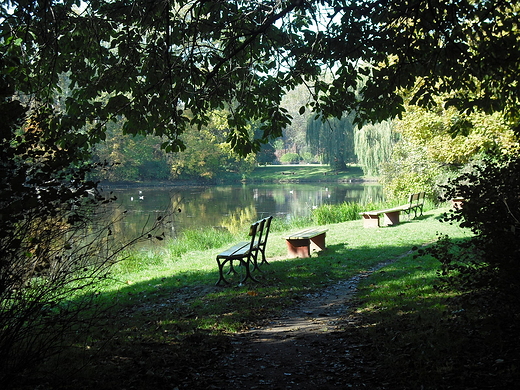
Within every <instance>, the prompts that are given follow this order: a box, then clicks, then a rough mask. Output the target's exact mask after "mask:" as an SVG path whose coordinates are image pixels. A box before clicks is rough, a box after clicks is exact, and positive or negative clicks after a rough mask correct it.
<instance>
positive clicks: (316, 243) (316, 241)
mask: <svg viewBox="0 0 520 390" xmlns="http://www.w3.org/2000/svg"><path fill="white" fill-rule="evenodd" d="M325 249H326V247H325V233H323V234H320V235H318V236H316V237H313V238H311V242H310V250H311V251H322V250H325Z"/></svg>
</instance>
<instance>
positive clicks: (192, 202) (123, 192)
mask: <svg viewBox="0 0 520 390" xmlns="http://www.w3.org/2000/svg"><path fill="white" fill-rule="evenodd" d="M105 190H111V191H113V193H114V194H115V195H116V196H117V201H116V202H115V205H114V208H113V210H112V213H113V215H112V218H114V219H117V217H118V215H119V214H121V213H122V212H126V213H125V218H123V219H122V220H121V221H120V222H117V226H115V231H116V232H118V233H120V234H123V235H124V236H128V237H131V236H135V235H136V234H138V233H139V232H140V231H141V230H142V229H143V227H144V226H145V225H146V224H150V223H151V221H153V220H155V219H157V217H159V216H164V217H166V219H167V220H168V221H169V222H170V223H169V224H168V228H167V229H163V231H164V230H166V231H165V233H166V235H168V236H172V237H175V236H176V235H177V234H178V233H179V232H181V231H183V230H185V229H199V228H207V227H224V228H227V229H229V230H230V231H232V232H235V231H237V230H238V229H242V228H243V226H244V225H248V224H250V223H251V222H253V221H255V220H257V219H260V218H263V217H265V216H268V215H273V216H274V217H275V218H284V219H291V218H294V217H300V216H308V215H309V214H310V212H311V210H312V209H313V208H315V207H317V206H320V205H323V204H339V203H343V202H369V201H380V200H382V197H383V195H382V188H381V186H379V185H374V184H357V183H356V184H353V183H349V184H337V183H329V184H318V183H315V184H274V185H229V186H211V187H182V188H178V187H168V188H156V187H154V188H146V187H143V188H139V187H134V188H128V189H120V188H118V189H105ZM179 210H180V212H179ZM173 211H174V212H173Z"/></svg>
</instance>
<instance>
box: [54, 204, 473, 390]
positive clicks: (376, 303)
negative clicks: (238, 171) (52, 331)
mask: <svg viewBox="0 0 520 390" xmlns="http://www.w3.org/2000/svg"><path fill="white" fill-rule="evenodd" d="M444 211H446V209H437V210H431V211H428V212H425V214H424V216H422V217H420V218H417V219H412V220H406V219H405V220H404V221H403V222H402V223H401V224H399V225H398V226H395V227H383V228H375V229H374V228H364V227H363V223H362V221H361V220H356V221H350V222H343V223H337V224H330V225H325V226H322V227H326V228H327V229H328V232H327V239H326V242H327V249H326V250H325V251H323V252H320V253H314V254H313V255H312V257H311V258H309V259H288V258H287V256H286V247H285V241H284V239H283V237H284V236H285V235H286V234H287V233H288V231H282V230H279V229H278V227H277V223H276V219H275V222H274V224H273V229H272V232H271V235H270V237H269V242H268V246H267V257H268V261H269V262H270V264H269V265H264V266H262V271H261V272H255V277H256V278H257V279H258V280H259V281H260V282H259V283H254V282H248V283H246V284H245V285H243V286H240V285H238V280H237V283H234V284H232V285H231V286H229V287H217V286H215V282H216V281H217V279H218V274H217V265H216V261H215V256H216V254H217V253H219V252H220V251H221V250H223V249H225V248H226V246H228V245H226V246H223V247H222V248H214V249H209V250H199V251H195V250H193V251H189V252H187V253H185V254H183V255H181V256H179V257H176V258H168V257H167V256H164V253H166V252H161V251H156V252H153V251H152V250H150V249H148V250H142V251H141V252H139V253H138V254H137V255H136V254H134V255H133V257H132V259H131V264H127V265H125V264H124V263H122V264H121V265H120V266H119V268H118V269H116V270H117V273H115V274H114V275H113V278H112V279H111V281H110V283H107V285H106V286H105V287H104V289H103V290H102V291H100V292H99V293H98V294H99V297H100V298H101V301H102V302H104V305H106V307H107V308H108V307H109V308H110V309H109V310H107V311H105V315H104V317H102V318H101V319H100V322H99V323H98V324H97V325H96V327H93V328H92V332H91V333H89V334H88V335H85V339H84V343H83V344H76V345H75V346H74V347H73V348H71V349H69V350H66V351H64V353H63V354H62V355H61V356H60V358H61V359H66V361H67V362H69V364H67V365H64V364H60V363H58V362H57V361H56V362H55V363H54V366H53V369H54V370H56V369H57V367H59V370H64V371H67V370H74V371H75V370H76V369H77V366H76V364H70V362H79V363H82V362H84V360H83V359H84V358H81V357H80V356H83V355H84V352H85V351H88V353H89V354H91V356H94V355H95V356H96V358H95V360H96V361H107V360H109V359H113V356H127V355H128V354H131V355H132V356H139V354H147V353H149V352H146V351H148V350H149V347H148V346H151V345H153V346H154V347H153V348H154V350H155V351H156V350H157V349H158V348H159V349H160V348H166V349H167V351H168V352H167V353H168V354H171V353H174V354H178V356H179V358H180V359H185V360H186V364H188V365H193V364H197V359H201V357H204V356H211V354H213V353H217V354H218V353H223V352H224V351H225V350H226V348H227V346H228V344H229V343H228V342H227V341H226V337H227V336H228V335H230V334H233V333H235V332H238V331H241V330H244V329H248V328H251V327H257V326H262V325H264V324H266V323H268V322H269V321H270V320H271V319H272V318H274V317H276V316H277V315H278V314H279V313H280V311H281V310H283V309H284V308H286V307H288V306H290V305H292V304H294V303H298V302H301V300H302V299H304V297H305V296H306V295H307V294H309V293H312V292H313V291H317V290H320V289H323V288H324V287H326V286H328V285H331V284H334V283H335V282H338V281H340V280H344V279H348V278H351V277H353V276H355V275H357V274H359V273H366V272H369V271H370V270H371V269H373V268H374V267H375V266H377V265H378V264H380V263H382V262H383V263H386V262H387V263H388V264H387V265H386V266H384V267H383V268H380V269H379V270H377V271H375V272H374V273H373V274H372V275H371V276H370V277H368V278H365V279H364V280H363V282H362V283H361V285H360V286H359V294H358V298H357V299H358V301H357V302H358V303H357V305H354V306H352V307H351V316H352V318H355V321H349V323H357V324H359V325H358V326H355V327H352V326H348V327H345V329H343V331H344V332H345V334H346V335H348V336H347V337H350V338H351V339H352V341H355V342H356V343H357V344H359V345H360V346H365V347H363V348H360V349H359V351H360V353H361V352H362V355H363V356H362V358H363V359H365V360H366V362H367V363H369V362H370V361H371V359H373V360H374V361H377V364H378V367H379V371H380V372H381V373H382V374H384V375H386V376H387V378H386V379H389V380H390V378H391V380H392V381H394V382H396V383H398V382H400V381H401V382H402V384H403V386H404V384H408V383H412V384H414V385H417V386H418V387H413V386H412V387H410V388H419V387H421V386H422V385H423V384H422V382H421V380H423V378H425V377H432V376H431V372H430V371H432V370H433V372H434V375H433V377H432V378H433V379H432V380H438V381H442V380H443V379H442V378H444V377H445V376H446V375H454V373H453V369H454V368H457V367H459V365H458V363H457V364H456V363H455V362H454V361H453V359H455V360H456V359H457V356H456V355H453V356H452V355H450V356H449V359H447V358H446V356H444V355H445V354H446V353H449V351H455V352H456V353H462V354H463V349H464V347H465V346H467V341H468V338H467V337H465V336H464V335H463V331H462V330H463V328H460V329H459V330H456V331H455V332H453V333H450V329H451V328H447V326H448V325H450V324H453V323H452V322H450V321H453V320H454V314H452V312H455V311H456V310H457V309H455V308H454V307H453V304H452V303H450V301H449V300H450V299H453V298H455V297H457V296H458V295H460V294H459V293H456V292H453V291H451V292H450V291H438V290H437V289H436V288H435V284H436V281H437V275H436V270H437V268H438V263H437V262H436V261H435V260H433V259H431V258H423V257H421V258H414V254H416V251H415V248H417V247H420V246H423V245H427V244H428V243H432V242H435V241H436V239H437V237H438V236H439V234H449V235H450V236H452V237H454V238H464V237H469V236H470V233H469V232H468V231H467V230H464V229H461V228H459V227H457V226H454V225H450V224H444V223H441V222H439V219H440V216H441V214H442V212H444ZM161 253H162V256H161ZM136 259H140V263H139V262H138V264H136V261H137V260H136ZM129 261H130V260H129ZM447 313H448V314H447ZM194 340H196V342H195V341H194ZM145 350H146V351H145ZM129 351H131V352H129ZM463 355H464V354H463ZM137 358H138V357H137ZM143 361H146V362H148V360H147V359H144V360H143ZM150 362H151V363H150V364H152V363H153V359H150ZM143 364H148V363H143ZM179 364H181V363H179ZM371 364H375V363H371ZM396 365H399V370H395V369H396V367H397V366H396ZM95 366H96V365H95V364H94V366H92V365H91V364H89V365H86V366H85V367H84V369H82V370H81V374H80V375H84V376H85V377H84V380H89V379H88V378H87V377H89V375H90V376H92V375H97V374H96V372H95ZM119 366H120V365H119ZM111 367H112V366H110V365H109V366H107V367H106V370H108V371H106V372H104V374H103V375H104V376H105V377H110V375H111V373H110V369H112V368H111ZM90 369H92V370H94V371H89V370H90ZM113 369H114V370H115V369H116V368H115V366H114V368H113ZM392 370H393V371H392ZM403 372H406V375H404V376H403V375H402V373H403ZM397 373H401V376H400V377H398V374H397ZM64 375H67V374H66V373H65V374H64ZM69 375H70V372H69ZM386 379H385V378H382V380H386ZM432 383H433V382H432ZM427 387H428V386H427ZM402 388H406V387H402ZM425 388H426V387H425ZM430 388H431V387H430Z"/></svg>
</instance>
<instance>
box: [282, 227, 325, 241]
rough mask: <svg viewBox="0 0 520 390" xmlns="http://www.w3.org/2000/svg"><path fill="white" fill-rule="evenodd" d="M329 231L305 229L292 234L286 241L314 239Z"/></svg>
mask: <svg viewBox="0 0 520 390" xmlns="http://www.w3.org/2000/svg"><path fill="white" fill-rule="evenodd" d="M327 231H328V229H304V230H301V231H299V232H296V233H291V234H290V235H289V236H287V237H285V239H286V240H305V239H309V238H314V237H316V236H319V235H320V234H323V233H325V232H327Z"/></svg>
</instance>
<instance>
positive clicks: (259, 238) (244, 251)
mask: <svg viewBox="0 0 520 390" xmlns="http://www.w3.org/2000/svg"><path fill="white" fill-rule="evenodd" d="M272 219H273V217H272V216H270V217H267V218H263V219H261V220H259V221H256V222H255V223H253V224H252V225H251V227H250V228H249V236H250V237H251V238H250V240H249V241H242V242H239V243H238V244H236V245H234V246H232V247H231V248H229V249H227V250H225V251H224V252H221V253H219V254H218V255H217V264H218V272H219V279H218V281H217V283H216V284H217V286H218V285H219V284H220V282H224V283H226V284H229V282H228V281H227V280H226V279H225V278H224V267H225V265H226V264H227V263H229V272H228V275H229V274H231V273H236V271H235V269H234V267H233V261H234V260H238V261H239V263H240V265H242V266H244V268H245V275H244V277H243V278H242V280H241V281H240V283H244V282H245V281H246V280H247V279H251V280H253V281H255V282H257V280H256V279H255V278H253V276H252V275H251V272H252V271H254V270H257V269H260V268H259V264H258V252H260V253H261V254H262V261H261V263H260V264H268V263H267V260H266V258H265V247H266V244H267V237H268V236H269V229H270V227H271V220H272ZM251 265H252V266H253V269H251Z"/></svg>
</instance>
